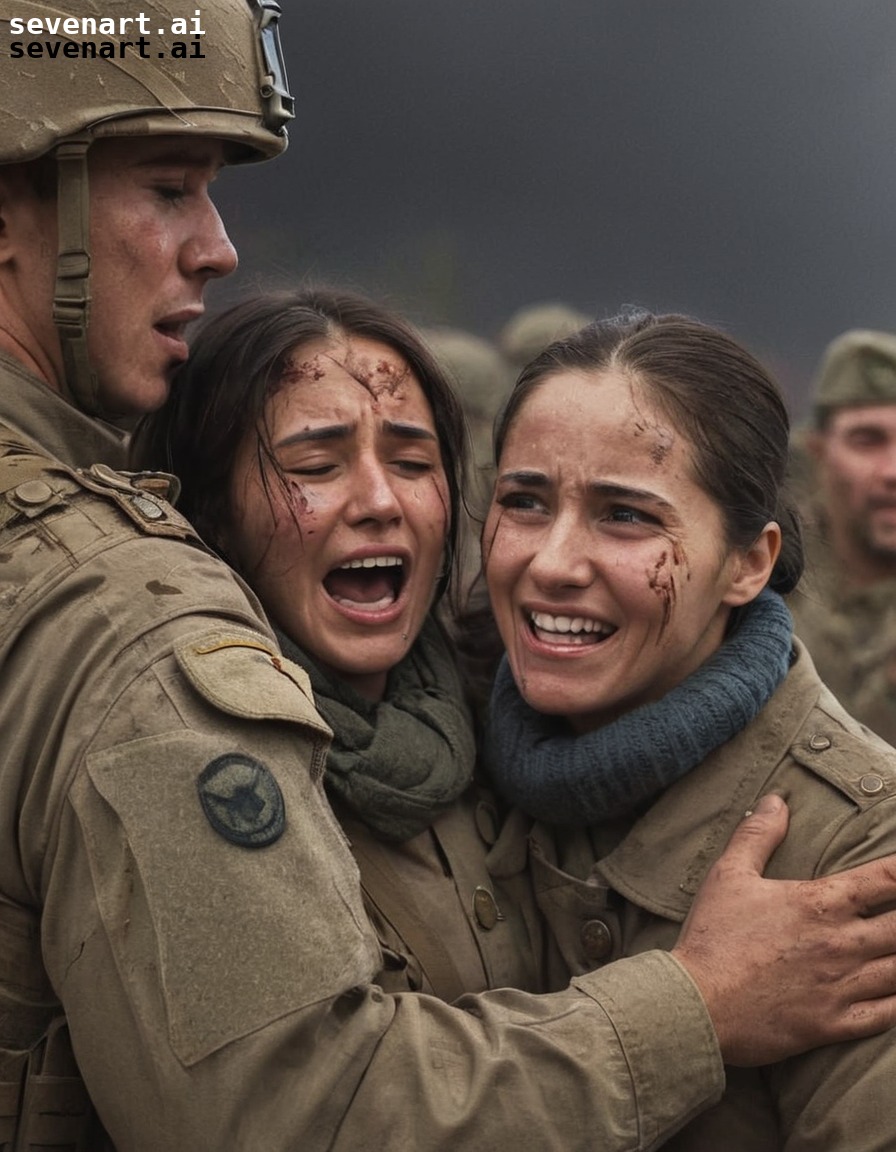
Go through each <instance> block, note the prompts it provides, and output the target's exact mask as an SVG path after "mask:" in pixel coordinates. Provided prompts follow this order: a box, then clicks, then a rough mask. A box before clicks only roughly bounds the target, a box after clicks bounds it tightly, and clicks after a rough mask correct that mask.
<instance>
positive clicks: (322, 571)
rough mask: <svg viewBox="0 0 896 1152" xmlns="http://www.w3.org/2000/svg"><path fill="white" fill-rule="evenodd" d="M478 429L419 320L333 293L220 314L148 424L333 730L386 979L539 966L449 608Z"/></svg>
mask: <svg viewBox="0 0 896 1152" xmlns="http://www.w3.org/2000/svg"><path fill="white" fill-rule="evenodd" d="M465 436H466V432H465V425H464V420H463V415H462V412H461V409H460V406H459V403H458V401H457V399H456V398H455V394H454V391H453V389H452V387H451V385H450V384H449V383H448V380H447V379H446V377H445V375H444V372H443V371H442V369H441V368H440V367H439V365H438V364H437V362H436V361H435V359H434V358H433V355H432V354H431V353H430V352H429V350H428V349H427V348H426V346H425V345H424V343H423V342H422V340H421V339H420V338H419V337H418V336H417V335H416V333H415V332H414V330H413V329H412V328H411V327H410V326H409V325H408V324H406V323H404V322H403V321H402V320H401V319H400V318H399V317H397V316H395V315H394V314H392V313H391V312H389V311H388V310H386V309H383V308H380V307H379V306H377V305H375V304H374V303H372V302H370V301H368V300H366V299H364V298H362V297H359V296H355V295H353V294H349V293H342V292H328V291H303V292H295V293H268V294H262V295H259V296H257V297H255V298H251V299H248V300H246V301H244V302H243V303H240V304H238V305H237V306H235V307H233V308H231V309H230V310H228V311H226V312H224V313H223V314H221V315H219V316H218V317H217V318H216V319H215V320H214V321H212V322H211V323H208V324H207V325H206V326H205V327H204V329H203V330H202V331H201V332H200V333H199V335H198V336H197V338H196V340H195V342H194V343H193V345H192V352H191V357H190V361H189V364H188V365H187V367H186V368H185V369H184V370H183V371H182V372H181V373H180V374H179V376H178V378H177V381H176V384H175V387H174V391H173V396H172V400H171V401H170V402H169V404H168V405H167V406H166V407H165V408H164V409H163V410H162V411H161V412H160V413H158V414H156V415H155V416H154V417H153V418H151V419H150V420H149V421H148V423H147V424H146V425H145V426H144V427H143V428H142V429H141V431H140V434H139V436H138V455H139V458H140V462H141V464H142V465H144V466H148V467H157V468H164V469H166V470H168V471H171V472H173V473H175V475H177V476H178V477H179V479H180V481H181V485H182V491H181V495H180V498H179V501H178V507H179V508H180V510H181V511H183V512H184V513H185V515H186V516H187V517H188V518H189V519H190V520H191V521H192V522H193V524H194V525H195V526H196V527H197V528H198V529H199V531H200V533H201V534H202V535H203V537H204V538H205V540H206V541H207V542H209V543H211V544H212V545H213V546H215V547H216V548H217V549H218V550H219V551H220V553H221V554H222V555H223V556H224V557H225V559H227V560H228V561H229V562H230V563H231V565H232V566H233V567H234V568H235V569H236V571H237V572H239V573H240V574H241V575H242V576H243V577H244V578H245V580H246V582H247V583H248V584H249V585H250V586H251V588H252V589H253V591H254V592H255V593H256V595H257V596H258V598H259V599H260V600H261V602H262V605H263V606H264V609H265V611H266V613H267V615H268V617H269V618H270V619H271V621H272V623H273V624H274V626H275V628H276V629H277V631H278V634H279V639H280V642H281V646H282V649H283V652H284V655H285V656H287V657H288V658H289V659H290V660H292V661H294V662H295V663H296V664H298V665H300V666H301V667H302V668H303V669H304V670H305V672H306V673H307V675H308V678H309V679H310V682H311V687H312V689H313V692H314V699H315V702H316V704H317V706H318V709H319V711H320V712H321V714H322V715H323V717H324V719H325V720H326V721H327V722H328V724H329V725H330V727H331V728H332V730H333V742H332V746H331V749H330V752H329V755H328V758H327V764H326V770H325V774H324V783H325V786H326V790H327V794H328V796H329V798H330V801H331V803H332V805H333V808H334V810H335V812H336V814H337V816H338V817H339V820H340V823H341V824H342V826H343V828H344V830H345V832H346V835H347V837H348V839H349V841H350V843H351V846H352V850H353V853H354V855H355V859H356V860H357V862H358V866H359V869H360V873H361V881H362V887H363V890H364V895H365V899H366V904H367V910H368V913H369V915H370V918H371V920H372V922H373V924H374V925H375V927H376V929H377V932H378V935H379V939H380V944H381V946H382V951H383V957H384V968H383V971H382V972H381V973H380V974H379V976H378V980H377V982H378V983H379V984H381V986H382V987H383V988H384V989H385V990H386V991H390V992H400V991H408V990H411V991H424V992H430V993H434V994H435V995H437V996H439V997H441V998H442V999H445V1000H449V1001H450V1000H454V999H456V997H457V996H459V995H461V994H462V993H463V992H478V991H482V990H484V989H486V988H495V987H517V988H522V989H532V990H535V989H536V988H537V985H538V979H539V975H538V971H537V965H536V961H535V956H536V952H537V951H538V950H539V944H538V929H537V927H536V921H535V915H534V913H533V912H532V911H531V909H532V905H531V901H527V899H526V897H527V888H526V886H525V885H522V884H518V887H519V890H518V891H514V892H510V891H508V890H506V888H504V887H502V886H501V883H500V881H498V880H496V879H495V878H494V876H499V875H500V874H501V872H502V870H504V871H512V869H508V868H506V867H505V866H504V863H503V857H504V855H505V854H507V853H511V854H512V846H509V845H508V843H507V840H508V838H507V837H506V836H505V837H504V838H503V839H500V838H499V837H500V833H501V820H500V817H499V814H498V810H497V808H496V806H495V804H494V803H493V800H492V798H491V797H490V796H489V795H488V794H487V793H486V792H485V791H484V789H482V788H481V786H480V785H478V784H477V782H476V780H475V770H476V747H475V741H474V732H473V722H472V718H471V714H470V711H469V709H468V706H467V703H466V701H465V694H464V688H463V685H462V683H461V679H460V676H459V674H458V670H457V667H456V663H455V660H454V657H453V654H452V652H451V650H450V648H449V645H448V643H447V642H446V637H445V634H444V631H443V628H442V625H441V624H440V622H439V619H438V615H437V607H436V606H437V604H438V602H439V600H440V598H441V597H442V595H443V593H444V592H445V591H446V589H447V588H448V586H449V581H450V578H451V576H452V574H453V573H454V572H455V570H456V569H457V566H458V564H459V562H460V558H459V555H458V538H459V520H460V514H461V509H462V507H463V504H462V495H461V481H462V475H463V470H464V466H465ZM487 863H488V865H489V866H490V867H491V869H492V873H493V874H494V875H490V873H489V870H488V868H487ZM517 883H518V882H517ZM527 908H528V909H529V912H528V914H527V913H526V911H525V910H526V909H527Z"/></svg>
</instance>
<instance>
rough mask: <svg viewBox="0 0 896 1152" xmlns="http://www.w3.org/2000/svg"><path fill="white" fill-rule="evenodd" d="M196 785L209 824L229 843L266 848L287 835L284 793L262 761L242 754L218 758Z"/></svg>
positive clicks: (200, 776)
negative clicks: (284, 834)
mask: <svg viewBox="0 0 896 1152" xmlns="http://www.w3.org/2000/svg"><path fill="white" fill-rule="evenodd" d="M196 786H197V788H198V789H199V800H200V802H201V803H202V810H203V811H204V812H205V815H206V817H207V819H208V822H209V824H211V826H212V828H214V830H215V831H216V832H217V833H218V835H219V836H223V837H224V839H225V840H229V841H231V843H233V844H240V845H241V846H242V847H244V848H266V847H267V845H268V844H273V843H274V841H275V840H279V839H280V837H281V836H282V835H283V830H284V828H285V827H286V809H285V806H284V803H283V793H282V792H281V791H280V785H279V784H278V783H277V781H276V780H275V779H274V775H273V773H272V772H271V771H270V769H269V768H267V767H266V766H265V765H264V764H262V763H261V761H260V760H255V759H253V758H252V757H251V756H245V755H243V754H242V753H239V752H229V753H227V754H225V755H224V756H217V757H216V758H215V759H214V760H212V761H211V762H210V763H209V764H207V765H206V767H205V768H204V769H203V771H202V772H201V773H200V774H199V778H198V780H197V781H196Z"/></svg>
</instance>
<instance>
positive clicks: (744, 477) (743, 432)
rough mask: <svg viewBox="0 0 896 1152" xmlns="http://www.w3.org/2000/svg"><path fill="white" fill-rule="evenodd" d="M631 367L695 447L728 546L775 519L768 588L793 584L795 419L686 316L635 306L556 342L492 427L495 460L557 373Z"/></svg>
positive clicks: (754, 369) (741, 361)
mask: <svg viewBox="0 0 896 1152" xmlns="http://www.w3.org/2000/svg"><path fill="white" fill-rule="evenodd" d="M607 369H612V370H614V371H618V372H622V373H624V374H626V375H628V376H629V377H630V378H631V379H632V381H633V382H635V383H636V384H638V385H639V386H640V387H642V388H643V389H644V391H645V394H646V395H647V396H648V397H649V399H650V400H652V401H653V402H654V403H655V404H656V405H657V407H658V408H659V409H660V410H661V411H662V412H663V413H665V415H666V416H667V417H668V418H669V419H670V420H671V421H672V423H673V425H674V426H675V428H676V429H677V430H678V431H679V432H680V433H681V434H682V435H683V436H684V437H685V438H686V439H687V440H688V442H689V443H690V445H691V446H692V460H693V467H694V472H695V475H696V479H697V482H698V483H699V484H700V485H701V487H702V488H703V490H704V491H705V492H706V493H707V494H708V495H709V496H710V497H711V498H712V500H714V501H715V503H716V504H717V505H718V507H719V509H720V510H721V512H722V516H723V519H724V523H725V529H726V534H727V542H728V544H729V546H731V547H740V548H746V547H748V546H749V545H750V544H752V543H753V541H754V540H755V539H756V538H757V536H758V535H759V533H760V532H761V531H762V529H763V528H764V527H765V525H766V524H767V523H768V522H769V521H770V520H774V521H776V522H777V523H778V524H779V525H780V526H781V535H782V545H781V554H780V556H779V557H778V561H777V563H776V565H775V568H774V571H773V572H772V575H771V579H770V580H769V586H770V587H771V588H773V589H774V590H775V591H776V592H781V593H785V594H786V593H787V592H791V591H793V589H794V588H795V587H796V585H797V583H798V582H799V578H800V575H801V574H802V570H803V564H804V558H803V543H802V532H801V529H800V523H799V517H798V515H797V513H796V510H795V507H794V506H793V504H792V503H791V502H790V500H789V499H788V498H787V496H786V495H785V494H784V491H783V489H784V478H785V472H786V468H787V459H788V439H789V434H790V420H789V417H788V415H787V409H786V407H785V404H784V400H783V398H782V396H781V393H780V391H779V389H778V386H777V385H776V384H775V382H774V380H772V378H771V376H770V375H769V374H768V372H767V371H766V370H765V368H763V366H762V365H761V364H760V363H759V361H758V360H756V359H755V357H754V356H752V355H751V354H750V353H749V352H747V350H746V349H745V348H743V347H742V346H741V345H740V344H738V343H737V341H735V340H733V339H732V338H731V337H730V336H727V335H726V334H725V333H724V332H720V331H719V330H717V329H716V328H712V327H710V326H709V325H707V324H703V323H701V322H700V321H698V320H693V319H691V318H690V317H687V316H678V315H660V316H656V315H653V314H651V313H649V312H641V311H632V312H629V313H626V314H623V315H621V316H616V317H613V318H611V319H608V320H598V321H595V322H594V323H592V324H588V325H586V327H584V328H582V329H581V330H580V331H578V332H576V333H574V334H573V335H572V336H569V337H566V338H565V339H562V340H558V341H556V342H555V343H554V344H551V345H549V346H548V347H547V348H546V349H545V350H544V351H543V352H542V353H541V354H540V355H539V356H537V357H536V358H535V359H534V360H533V361H531V363H530V364H528V365H527V366H526V367H525V368H524V369H523V371H522V372H521V373H520V376H519V379H518V380H517V382H516V386H515V387H514V389H513V391H512V393H511V394H510V396H509V398H508V400H507V402H506V404H505V406H504V408H503V410H502V412H501V413H500V415H499V417H498V420H497V422H496V427H495V459H496V460H497V459H498V457H500V454H501V449H502V447H503V445H504V441H505V439H506V437H507V433H508V431H509V429H510V427H511V426H512V424H513V422H514V420H515V419H516V417H517V415H518V413H519V412H520V409H521V408H522V407H523V405H524V404H525V402H526V399H527V397H528V396H529V395H530V394H531V393H532V392H533V391H534V390H535V389H536V388H538V387H539V386H540V385H542V384H543V383H544V381H545V380H546V379H547V378H548V377H550V376H552V375H554V374H555V373H557V372H568V371H576V372H583V373H593V372H599V371H602V370H607Z"/></svg>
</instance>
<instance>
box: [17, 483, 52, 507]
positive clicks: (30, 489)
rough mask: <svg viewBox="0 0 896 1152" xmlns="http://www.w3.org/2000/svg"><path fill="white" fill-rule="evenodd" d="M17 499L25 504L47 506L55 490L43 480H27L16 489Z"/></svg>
mask: <svg viewBox="0 0 896 1152" xmlns="http://www.w3.org/2000/svg"><path fill="white" fill-rule="evenodd" d="M15 491H16V497H17V498H18V499H19V500H21V502H22V503H23V504H30V505H38V504H46V502H47V501H48V500H51V499H52V497H53V489H52V488H51V487H50V485H49V484H46V483H45V482H44V481H43V480H26V481H25V483H24V484H20V485H19V486H18V488H16V490H15Z"/></svg>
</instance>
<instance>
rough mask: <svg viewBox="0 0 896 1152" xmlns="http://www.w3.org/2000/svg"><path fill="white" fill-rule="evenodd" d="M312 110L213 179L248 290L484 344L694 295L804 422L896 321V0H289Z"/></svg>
mask: <svg viewBox="0 0 896 1152" xmlns="http://www.w3.org/2000/svg"><path fill="white" fill-rule="evenodd" d="M281 5H282V7H283V10H284V13H283V19H282V22H281V28H282V33H283V42H284V50H285V54H286V61H287V67H288V71H289V78H290V85H291V88H292V90H293V93H294V95H295V96H296V98H297V112H298V115H297V119H296V121H295V123H294V125H293V127H292V129H291V132H290V147H289V150H288V152H287V153H286V155H285V156H284V157H282V158H281V159H279V160H277V161H276V162H275V163H273V164H270V165H267V164H266V165H261V166H259V167H257V168H255V169H254V170H252V171H248V170H247V171H242V172H239V173H228V174H227V175H225V177H223V178H222V181H221V186H220V192H219V196H218V199H219V203H220V204H221V207H222V210H223V212H224V213H225V215H226V219H227V221H228V224H229V225H230V229H231V234H232V235H233V237H234V240H235V242H236V243H237V246H238V248H239V250H240V253H241V257H242V270H241V272H240V274H239V279H238V281H237V283H236V286H235V288H234V287H233V286H230V287H228V288H226V289H225V288H224V286H221V287H220V288H219V289H218V292H217V296H216V297H215V299H216V300H217V301H221V302H223V301H224V300H226V299H229V298H231V297H232V296H233V294H234V291H239V290H242V289H244V288H247V287H252V286H259V285H260V286H283V285H285V284H289V283H296V282H299V281H301V280H302V279H305V278H308V277H310V278H313V279H317V280H328V281H336V282H339V283H343V284H349V285H352V286H354V287H357V288H361V289H363V290H366V291H368V292H370V293H372V294H374V295H377V296H379V297H381V298H384V299H386V300H387V301H389V302H390V303H392V304H393V305H395V306H398V307H400V308H402V309H403V310H405V311H406V312H408V313H409V314H410V315H411V316H412V318H414V319H415V320H417V321H418V322H421V323H445V324H455V325H460V326H464V327H467V328H469V329H471V330H473V331H475V332H477V333H479V334H480V335H483V336H492V335H494V334H495V333H496V331H497V330H498V328H499V327H500V325H501V324H502V323H503V321H504V320H505V319H507V317H508V316H509V315H510V314H511V313H512V312H513V311H514V310H515V309H516V308H518V307H520V306H522V305H525V304H529V303H532V302H535V301H539V300H565V301H568V302H569V303H572V304H574V305H576V306H578V307H580V308H582V309H583V310H585V311H587V312H589V313H607V312H613V311H615V310H617V309H618V307H619V306H620V305H622V304H643V305H646V306H648V307H651V308H654V309H662V310H679V311H688V312H691V313H694V314H696V315H698V316H700V317H701V318H703V319H707V320H710V321H712V322H714V323H718V324H720V325H721V326H723V327H725V328H726V329H727V330H728V331H730V332H731V333H732V334H734V335H735V336H737V337H739V338H740V339H742V340H743V341H744V342H745V343H747V344H748V346H749V347H750V348H751V349H752V350H753V351H755V352H757V353H758V354H759V355H760V356H762V357H763V358H764V359H765V360H766V361H767V362H768V363H770V364H771V365H772V366H773V367H774V368H775V369H776V370H777V371H778V374H779V377H780V379H781V380H782V383H783V385H784V387H785V390H786V391H787V393H788V395H789V397H790V399H791V403H792V406H793V407H794V409H795V411H796V413H797V415H799V414H800V413H801V411H802V409H803V408H804V405H805V395H806V390H807V388H808V382H809V380H810V378H811V375H812V372H813V370H814V368H815V364H816V362H817V359H818V357H819V355H820V353H821V350H822V349H823V347H824V345H825V344H826V343H827V341H828V340H830V339H832V338H833V337H834V336H836V335H837V334H839V333H840V332H841V331H843V330H844V329H846V328H851V327H857V326H861V327H880V328H892V329H894V330H896V281H894V275H893V269H894V267H896V203H894V201H896V196H894V192H896V139H894V136H896V65H894V56H896V4H894V3H893V2H892V0H749V3H735V2H734V0H281Z"/></svg>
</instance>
